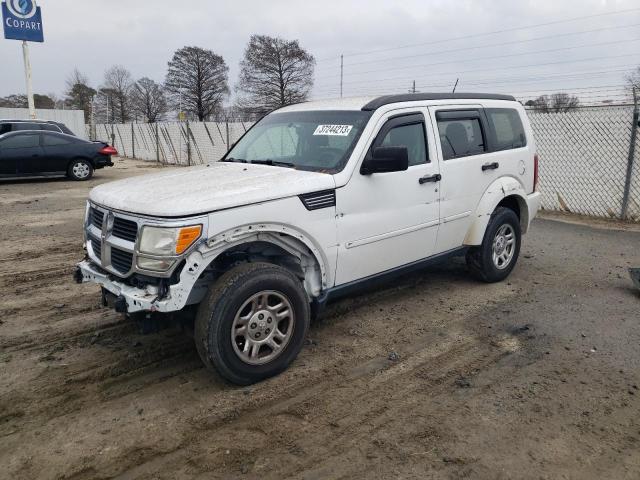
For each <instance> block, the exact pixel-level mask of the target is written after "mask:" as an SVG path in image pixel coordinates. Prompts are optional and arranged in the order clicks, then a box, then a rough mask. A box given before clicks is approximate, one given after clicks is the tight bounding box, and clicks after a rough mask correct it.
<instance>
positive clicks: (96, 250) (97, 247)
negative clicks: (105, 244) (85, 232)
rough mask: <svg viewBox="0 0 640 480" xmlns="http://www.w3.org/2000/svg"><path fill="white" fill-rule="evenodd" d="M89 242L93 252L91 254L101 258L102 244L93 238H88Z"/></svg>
mask: <svg viewBox="0 0 640 480" xmlns="http://www.w3.org/2000/svg"><path fill="white" fill-rule="evenodd" d="M89 241H90V242H91V250H93V254H94V255H95V256H96V257H97V258H98V259H101V258H102V242H100V240H99V239H97V238H96V237H94V236H90V237H89Z"/></svg>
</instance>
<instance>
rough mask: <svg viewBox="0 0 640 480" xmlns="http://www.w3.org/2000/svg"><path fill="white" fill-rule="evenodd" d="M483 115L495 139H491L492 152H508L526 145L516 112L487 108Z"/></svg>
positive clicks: (520, 121)
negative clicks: (485, 115) (485, 116)
mask: <svg viewBox="0 0 640 480" xmlns="http://www.w3.org/2000/svg"><path fill="white" fill-rule="evenodd" d="M485 113H486V114H487V119H488V120H489V124H490V125H491V128H492V129H493V135H494V137H495V138H494V139H493V140H494V142H493V143H494V145H493V149H494V150H509V149H511V148H521V147H525V146H526V145H527V137H526V135H525V133H524V127H523V126H522V120H520V115H519V114H518V111H517V110H515V109H513V108H487V109H485Z"/></svg>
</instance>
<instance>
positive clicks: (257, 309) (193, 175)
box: [76, 93, 540, 384]
mask: <svg viewBox="0 0 640 480" xmlns="http://www.w3.org/2000/svg"><path fill="white" fill-rule="evenodd" d="M537 179H538V156H537V155H536V148H535V142H534V139H533V135H532V132H531V127H530V125H529V122H528V120H527V117H526V115H525V111H524V109H523V108H522V106H521V105H520V103H518V102H517V101H515V99H514V98H513V97H511V96H506V95H488V94H465V93H455V94H428V93H420V94H409V95H390V96H383V97H377V98H375V97H371V98H352V99H340V100H331V101H318V102H308V103H301V104H296V105H290V106H287V107H284V108H280V109H278V110H276V111H274V112H272V113H270V114H269V115H267V116H265V117H264V118H262V119H261V120H260V121H258V122H257V123H256V124H255V125H254V126H253V127H252V128H251V129H250V130H248V131H247V132H246V134H245V135H244V136H243V137H242V138H241V139H240V140H239V141H238V142H237V143H236V144H235V145H234V146H233V147H232V148H231V150H230V151H229V152H228V153H227V154H226V155H225V156H224V157H223V158H222V159H221V160H220V161H215V162H211V163H210V164H208V165H204V166H199V167H190V168H180V169H171V170H166V171H162V172H159V173H156V174H151V175H146V176H141V177H135V178H129V179H125V180H120V181H117V182H113V183H108V184H104V185H100V186H98V187H96V188H94V189H93V190H92V191H91V193H90V196H89V200H88V203H87V209H86V217H85V224H84V231H85V239H86V251H87V256H86V259H85V260H84V261H82V262H81V263H80V264H79V265H78V269H77V271H76V279H77V280H78V281H81V282H94V283H96V284H98V285H100V286H101V287H102V291H103V296H104V297H108V298H110V299H111V302H110V304H112V305H115V308H116V309H117V310H118V311H121V312H126V313H128V314H135V313H136V312H147V313H149V312H178V311H181V310H185V309H188V308H191V309H194V310H196V311H197V314H196V318H195V326H194V337H195V343H196V347H197V350H198V353H199V354H200V357H201V358H202V360H203V362H204V363H205V364H206V365H207V366H209V367H211V368H215V369H216V370H217V371H218V372H219V373H220V374H221V375H222V376H223V377H225V378H226V379H228V380H229V381H231V382H233V383H237V384H250V383H253V382H256V381H259V380H261V379H264V378H267V377H270V376H272V375H275V374H277V373H279V372H281V371H283V370H284V369H285V368H287V366H288V365H289V364H290V363H291V362H292V361H293V360H294V359H295V358H296V356H297V355H298V353H299V352H300V349H301V348H302V345H303V342H304V338H305V335H306V333H307V329H308V327H309V321H310V318H311V317H312V316H313V315H315V314H317V313H318V312H320V311H321V309H322V307H323V306H324V305H325V304H326V303H327V302H328V301H329V300H332V299H335V298H337V297H339V296H342V295H345V294H348V293H349V292H352V291H353V290H354V289H356V288H362V287H364V286H367V285H370V284H371V283H372V282H378V281H380V280H382V279H387V278H390V277H393V276H397V275H402V274H403V273H406V272H408V271H410V270H414V269H417V268H421V267H424V266H425V265H428V264H431V263H432V262H435V261H441V260H445V259H447V258H450V257H452V256H455V255H465V256H466V261H467V264H468V268H469V271H470V272H471V274H473V275H474V276H475V277H477V278H478V279H480V280H482V281H485V282H497V281H500V280H503V279H505V278H506V277H507V276H508V275H509V274H510V273H511V271H512V270H513V268H514V267H515V265H516V261H517V259H518V254H519V251H520V245H521V235H522V234H523V233H525V232H526V231H527V230H528V228H529V224H530V222H531V219H532V218H533V217H534V216H535V214H536V212H537V211H538V208H539V205H540V194H539V193H538V192H537Z"/></svg>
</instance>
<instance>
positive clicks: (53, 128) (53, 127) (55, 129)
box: [40, 123, 60, 132]
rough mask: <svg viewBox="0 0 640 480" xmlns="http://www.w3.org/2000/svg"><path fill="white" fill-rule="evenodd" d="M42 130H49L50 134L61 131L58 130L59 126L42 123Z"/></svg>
mask: <svg viewBox="0 0 640 480" xmlns="http://www.w3.org/2000/svg"><path fill="white" fill-rule="evenodd" d="M40 128H41V129H42V130H48V131H50V132H59V131H60V129H59V128H58V126H57V125H52V124H50V123H41V124H40Z"/></svg>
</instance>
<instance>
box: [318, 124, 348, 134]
mask: <svg viewBox="0 0 640 480" xmlns="http://www.w3.org/2000/svg"><path fill="white" fill-rule="evenodd" d="M352 128H353V125H318V127H317V128H316V130H315V132H313V134H314V135H338V136H340V137H346V136H347V135H349V132H350V131H351V129H352Z"/></svg>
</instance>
